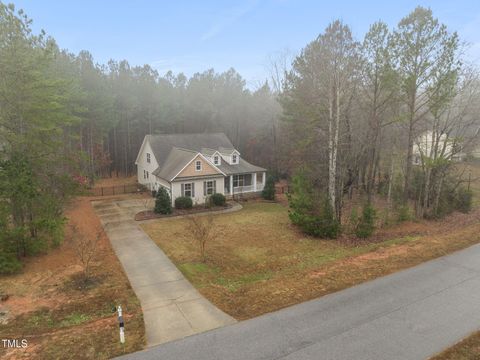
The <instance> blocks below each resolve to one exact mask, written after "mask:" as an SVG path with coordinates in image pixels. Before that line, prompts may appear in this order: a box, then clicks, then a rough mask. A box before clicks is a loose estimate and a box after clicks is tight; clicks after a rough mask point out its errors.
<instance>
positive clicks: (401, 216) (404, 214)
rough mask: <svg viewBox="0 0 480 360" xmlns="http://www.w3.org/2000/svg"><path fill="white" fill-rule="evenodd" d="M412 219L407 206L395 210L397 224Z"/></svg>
mask: <svg viewBox="0 0 480 360" xmlns="http://www.w3.org/2000/svg"><path fill="white" fill-rule="evenodd" d="M411 218H412V216H411V215H410V208H409V207H408V205H401V206H399V207H398V208H397V220H398V222H404V221H408V220H410V219H411Z"/></svg>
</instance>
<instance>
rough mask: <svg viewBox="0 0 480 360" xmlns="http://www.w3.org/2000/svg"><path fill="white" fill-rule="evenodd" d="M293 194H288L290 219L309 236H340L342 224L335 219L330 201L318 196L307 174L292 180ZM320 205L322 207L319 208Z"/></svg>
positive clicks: (297, 175)
mask: <svg viewBox="0 0 480 360" xmlns="http://www.w3.org/2000/svg"><path fill="white" fill-rule="evenodd" d="M292 187H293V193H292V194H288V201H289V206H290V211H289V217H290V220H291V221H292V223H293V224H295V225H297V226H298V227H300V228H301V229H302V231H303V232H304V233H306V234H308V235H312V236H316V237H321V238H329V239H334V238H336V237H338V235H339V234H340V223H339V222H338V221H337V219H336V218H335V214H334V212H333V209H332V207H331V206H330V203H329V201H328V199H323V200H322V198H321V197H319V196H317V193H316V192H315V189H314V188H313V184H312V182H311V181H309V180H308V178H307V176H306V174H305V172H303V171H302V172H299V173H297V174H296V175H295V176H294V177H293V179H292ZM319 205H320V206H319Z"/></svg>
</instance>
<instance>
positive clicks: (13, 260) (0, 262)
mask: <svg viewBox="0 0 480 360" xmlns="http://www.w3.org/2000/svg"><path fill="white" fill-rule="evenodd" d="M21 268H22V263H21V262H20V261H19V260H18V259H17V257H16V256H15V255H14V254H11V253H4V252H0V274H5V275H9V274H15V273H17V272H19V271H20V269H21Z"/></svg>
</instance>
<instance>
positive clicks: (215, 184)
mask: <svg viewBox="0 0 480 360" xmlns="http://www.w3.org/2000/svg"><path fill="white" fill-rule="evenodd" d="M213 193H214V194H216V193H217V180H213Z"/></svg>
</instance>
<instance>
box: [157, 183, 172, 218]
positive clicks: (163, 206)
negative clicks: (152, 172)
mask: <svg viewBox="0 0 480 360" xmlns="http://www.w3.org/2000/svg"><path fill="white" fill-rule="evenodd" d="M154 211H155V212H156V213H157V214H171V213H172V201H171V200H170V195H168V192H167V190H166V189H165V188H164V187H160V189H158V191H157V195H156V198H155V209H154Z"/></svg>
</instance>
